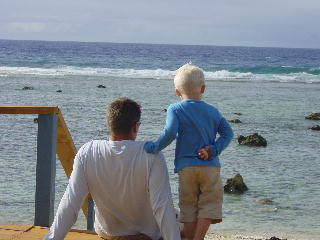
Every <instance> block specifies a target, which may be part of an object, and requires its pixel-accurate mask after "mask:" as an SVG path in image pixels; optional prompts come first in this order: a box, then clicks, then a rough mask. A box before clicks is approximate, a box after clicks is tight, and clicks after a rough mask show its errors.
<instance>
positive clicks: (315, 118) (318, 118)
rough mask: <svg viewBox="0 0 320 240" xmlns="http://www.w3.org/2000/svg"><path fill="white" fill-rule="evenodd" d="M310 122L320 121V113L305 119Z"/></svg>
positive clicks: (312, 114)
mask: <svg viewBox="0 0 320 240" xmlns="http://www.w3.org/2000/svg"><path fill="white" fill-rule="evenodd" d="M305 119H308V120H320V113H311V114H310V115H309V116H307V117H305Z"/></svg>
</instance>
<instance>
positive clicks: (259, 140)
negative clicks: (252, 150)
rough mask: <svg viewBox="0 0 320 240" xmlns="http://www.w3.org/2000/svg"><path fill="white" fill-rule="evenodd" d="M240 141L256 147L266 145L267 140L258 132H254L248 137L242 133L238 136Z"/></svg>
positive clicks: (242, 143)
mask: <svg viewBox="0 0 320 240" xmlns="http://www.w3.org/2000/svg"><path fill="white" fill-rule="evenodd" d="M238 143H239V144H241V145H248V146H255V147H266V146H267V140H266V139H264V138H263V137H262V136H260V135H259V134H258V133H254V134H252V135H249V136H247V137H245V136H242V135H240V136H239V137H238Z"/></svg>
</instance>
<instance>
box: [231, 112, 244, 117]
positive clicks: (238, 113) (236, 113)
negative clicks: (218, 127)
mask: <svg viewBox="0 0 320 240" xmlns="http://www.w3.org/2000/svg"><path fill="white" fill-rule="evenodd" d="M233 114H235V115H238V116H241V115H242V113H240V112H235V113H233Z"/></svg>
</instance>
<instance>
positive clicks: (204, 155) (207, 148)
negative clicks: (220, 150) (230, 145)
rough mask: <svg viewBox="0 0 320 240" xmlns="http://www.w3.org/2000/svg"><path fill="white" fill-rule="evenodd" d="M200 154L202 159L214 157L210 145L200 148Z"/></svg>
mask: <svg viewBox="0 0 320 240" xmlns="http://www.w3.org/2000/svg"><path fill="white" fill-rule="evenodd" d="M198 156H199V158H201V159H202V160H210V159H211V157H212V153H211V149H210V146H205V147H204V148H201V149H200V150H198Z"/></svg>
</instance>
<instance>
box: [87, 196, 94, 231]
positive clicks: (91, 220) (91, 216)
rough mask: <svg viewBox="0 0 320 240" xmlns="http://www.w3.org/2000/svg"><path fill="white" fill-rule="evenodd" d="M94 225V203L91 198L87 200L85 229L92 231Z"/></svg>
mask: <svg viewBox="0 0 320 240" xmlns="http://www.w3.org/2000/svg"><path fill="white" fill-rule="evenodd" d="M93 223H94V202H93V200H92V198H90V199H89V200H88V216H87V229H88V230H91V231H93Z"/></svg>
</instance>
